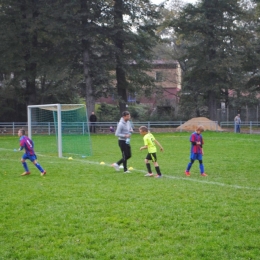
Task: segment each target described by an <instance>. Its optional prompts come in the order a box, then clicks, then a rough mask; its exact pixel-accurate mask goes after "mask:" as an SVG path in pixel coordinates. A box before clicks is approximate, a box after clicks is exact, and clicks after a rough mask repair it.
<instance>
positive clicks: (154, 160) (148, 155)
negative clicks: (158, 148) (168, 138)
mask: <svg viewBox="0 0 260 260" xmlns="http://www.w3.org/2000/svg"><path fill="white" fill-rule="evenodd" d="M145 159H146V160H152V161H153V162H157V157H156V153H148V154H147V155H146V158H145Z"/></svg>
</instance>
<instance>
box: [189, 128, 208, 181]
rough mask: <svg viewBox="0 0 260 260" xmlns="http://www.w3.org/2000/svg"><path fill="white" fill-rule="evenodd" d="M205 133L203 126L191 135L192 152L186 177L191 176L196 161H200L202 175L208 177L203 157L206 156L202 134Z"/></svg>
mask: <svg viewBox="0 0 260 260" xmlns="http://www.w3.org/2000/svg"><path fill="white" fill-rule="evenodd" d="M203 131H204V127H203V126H198V127H197V129H196V131H195V132H194V133H192V134H191V136H190V142H191V151H190V162H189V163H188V165H187V168H186V171H185V174H186V176H190V169H191V167H192V164H193V163H194V161H195V160H198V161H199V168H200V175H201V176H203V177H204V176H207V174H206V173H205V172H204V165H203V162H202V156H203V154H204V152H203V148H202V145H203V144H204V141H203V138H202V135H201V133H202V132H203Z"/></svg>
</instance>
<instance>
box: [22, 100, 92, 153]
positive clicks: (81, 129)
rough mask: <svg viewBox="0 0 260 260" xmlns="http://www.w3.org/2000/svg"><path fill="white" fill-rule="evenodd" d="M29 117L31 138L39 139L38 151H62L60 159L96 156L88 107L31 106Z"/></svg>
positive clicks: (62, 105) (79, 105) (68, 105)
mask: <svg viewBox="0 0 260 260" xmlns="http://www.w3.org/2000/svg"><path fill="white" fill-rule="evenodd" d="M27 114H28V115H27V116H28V136H29V138H31V139H33V140H34V141H35V139H37V142H36V141H35V144H36V146H37V148H36V152H38V151H39V152H43V153H49V154H52V153H56V152H58V156H59V157H66V156H69V157H71V156H72V155H77V156H78V155H79V156H81V157H85V156H90V155H91V154H92V148H91V139H90V133H89V125H88V117H87V111H86V106H85V105H83V104H48V105H30V106H28V107H27Z"/></svg>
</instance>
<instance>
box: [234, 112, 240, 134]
mask: <svg viewBox="0 0 260 260" xmlns="http://www.w3.org/2000/svg"><path fill="white" fill-rule="evenodd" d="M234 121H235V131H236V133H240V124H241V119H240V114H237V116H236V117H235V118H234Z"/></svg>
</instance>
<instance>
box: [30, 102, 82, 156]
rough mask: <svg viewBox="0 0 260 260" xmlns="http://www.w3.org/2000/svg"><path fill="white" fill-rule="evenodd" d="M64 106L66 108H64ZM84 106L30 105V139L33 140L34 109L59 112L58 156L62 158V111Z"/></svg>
mask: <svg viewBox="0 0 260 260" xmlns="http://www.w3.org/2000/svg"><path fill="white" fill-rule="evenodd" d="M63 106H64V108H63ZM82 106H84V105H83V104H48V105H30V106H27V120H28V137H29V138H32V108H42V109H46V110H51V111H57V123H58V131H57V134H58V138H57V139H58V156H59V157H60V158H61V157H62V124H61V123H62V122H61V111H68V110H74V109H78V108H80V107H82Z"/></svg>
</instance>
